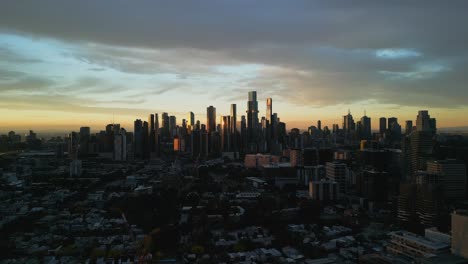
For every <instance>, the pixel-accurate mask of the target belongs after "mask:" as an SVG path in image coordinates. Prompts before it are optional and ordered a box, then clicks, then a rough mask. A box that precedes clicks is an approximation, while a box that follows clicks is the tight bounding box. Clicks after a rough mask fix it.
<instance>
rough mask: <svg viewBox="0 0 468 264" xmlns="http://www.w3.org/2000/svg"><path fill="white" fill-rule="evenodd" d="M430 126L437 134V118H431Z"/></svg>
mask: <svg viewBox="0 0 468 264" xmlns="http://www.w3.org/2000/svg"><path fill="white" fill-rule="evenodd" d="M429 124H430V127H431V131H432V132H434V133H436V132H437V122H436V119H435V118H431V119H430V120H429Z"/></svg>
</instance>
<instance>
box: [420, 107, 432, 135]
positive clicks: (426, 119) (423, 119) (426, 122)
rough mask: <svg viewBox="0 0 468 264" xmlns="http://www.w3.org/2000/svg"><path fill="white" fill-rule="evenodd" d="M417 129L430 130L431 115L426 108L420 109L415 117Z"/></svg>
mask: <svg viewBox="0 0 468 264" xmlns="http://www.w3.org/2000/svg"><path fill="white" fill-rule="evenodd" d="M416 130H417V131H432V130H433V129H432V127H431V116H430V115H429V112H428V111H427V110H421V111H419V113H418V116H417V118H416Z"/></svg>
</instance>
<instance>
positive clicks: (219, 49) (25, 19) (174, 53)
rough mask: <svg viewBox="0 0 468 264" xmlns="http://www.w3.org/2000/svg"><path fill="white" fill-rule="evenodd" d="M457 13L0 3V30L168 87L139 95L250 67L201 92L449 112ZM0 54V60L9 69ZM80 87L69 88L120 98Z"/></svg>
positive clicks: (457, 89)
mask: <svg viewBox="0 0 468 264" xmlns="http://www.w3.org/2000/svg"><path fill="white" fill-rule="evenodd" d="M467 8H468V2H466V1H450V2H449V3H447V2H444V3H442V2H440V1H421V2H417V1H411V2H408V1H391V2H390V1H360V2H352V3H349V2H343V1H326V2H319V1H297V2H296V1H295V2H293V3H291V2H289V1H265V2H262V1H203V2H192V1H183V2H182V1H180V2H179V1H169V2H159V1H139V2H129V1H123V0H113V1H90V0H84V1H51V0H44V1H32V2H23V1H3V2H2V5H1V8H0V28H2V29H3V30H8V31H10V32H16V33H17V34H32V35H33V36H48V37H52V38H56V39H60V40H62V41H68V42H73V43H77V44H78V45H80V47H82V49H80V50H78V51H74V52H72V53H70V54H68V55H69V56H72V57H73V58H77V59H79V60H80V61H82V62H84V63H87V64H89V65H90V69H91V70H92V71H105V70H106V69H112V70H116V71H119V72H123V73H127V74H141V75H158V74H160V75H164V74H172V75H175V76H176V79H178V80H177V82H175V83H168V84H164V85H165V86H164V87H157V88H153V87H148V88H147V89H143V90H144V91H143V90H142V91H141V92H142V93H143V92H147V91H152V92H154V93H156V94H160V93H164V92H167V91H169V90H174V89H181V90H182V89H183V90H184V91H187V90H190V89H195V90H196V91H195V92H199V91H200V90H201V89H197V88H196V87H195V88H187V87H190V86H202V84H203V82H202V81H200V80H199V78H198V77H204V76H205V77H206V76H210V77H213V76H216V75H217V74H218V75H220V76H222V75H223V74H221V73H216V72H215V71H214V70H213V65H218V64H233V65H236V64H258V65H261V66H262V68H261V69H260V70H259V71H258V72H257V73H256V75H255V76H254V77H247V78H244V79H241V80H239V81H237V82H234V83H229V81H228V80H227V78H226V84H224V85H223V87H220V89H219V90H216V91H206V93H208V94H211V95H212V96H213V97H216V98H226V99H237V98H244V97H245V94H244V93H245V91H247V90H252V89H257V90H259V91H260V92H262V93H263V92H265V93H268V94H270V95H271V96H279V97H281V98H285V99H287V100H289V101H290V102H294V103H296V104H302V105H304V104H306V105H326V104H336V105H338V104H348V103H355V102H358V101H362V100H366V99H373V100H375V101H376V102H377V103H391V104H401V105H412V106H421V105H426V104H430V105H433V106H440V107H458V106H460V105H463V104H465V102H466V100H467V99H468V90H467V89H466V88H465V87H466V85H467V83H468V77H467V75H466V66H467V65H468V51H467V49H466V47H467V46H468V27H466V24H468V18H467V16H466V10H467ZM5 50H6V49H0V57H2V58H9V60H10V61H14V60H15V58H16V59H18V58H17V57H15V56H12V54H11V52H8V51H5ZM392 52H393V53H392ZM3 78H5V77H3ZM11 78H13V77H11ZM194 80H197V82H196V84H194ZM25 81H27V80H25ZM89 81H90V80H88V81H86V80H79V81H78V83H77V85H79V87H83V88H82V89H88V90H86V91H90V92H92V91H96V92H97V91H106V89H109V90H111V89H113V90H114V91H119V90H120V89H125V87H120V86H109V85H107V88H106V85H105V84H104V83H101V82H98V81H97V83H92V80H91V83H90V82H89ZM94 81H96V80H94ZM72 86H73V85H72ZM73 87H78V86H73ZM228 91H230V92H228ZM403 95H404V96H403ZM135 96H137V95H135Z"/></svg>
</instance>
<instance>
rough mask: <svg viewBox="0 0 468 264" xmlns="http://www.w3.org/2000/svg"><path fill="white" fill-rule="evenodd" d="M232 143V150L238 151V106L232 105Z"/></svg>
mask: <svg viewBox="0 0 468 264" xmlns="http://www.w3.org/2000/svg"><path fill="white" fill-rule="evenodd" d="M230 130H231V142H232V150H233V151H238V150H239V148H238V141H237V136H238V134H237V105H236V104H231V128H230Z"/></svg>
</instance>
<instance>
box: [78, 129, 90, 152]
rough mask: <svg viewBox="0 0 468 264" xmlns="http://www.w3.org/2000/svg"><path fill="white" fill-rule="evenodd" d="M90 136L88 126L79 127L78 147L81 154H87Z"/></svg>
mask: <svg viewBox="0 0 468 264" xmlns="http://www.w3.org/2000/svg"><path fill="white" fill-rule="evenodd" d="M90 138H91V129H90V128H89V127H80V141H79V142H80V149H79V153H80V154H81V155H88V154H89V144H90Z"/></svg>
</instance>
